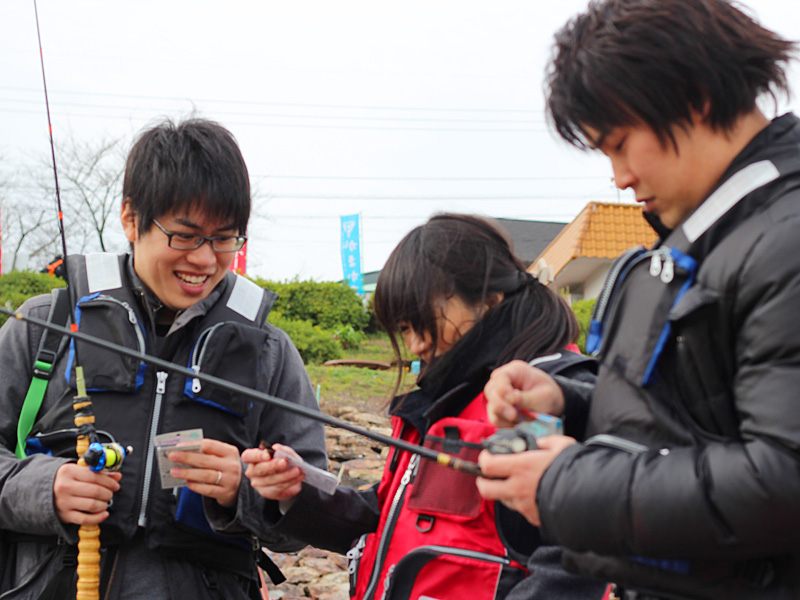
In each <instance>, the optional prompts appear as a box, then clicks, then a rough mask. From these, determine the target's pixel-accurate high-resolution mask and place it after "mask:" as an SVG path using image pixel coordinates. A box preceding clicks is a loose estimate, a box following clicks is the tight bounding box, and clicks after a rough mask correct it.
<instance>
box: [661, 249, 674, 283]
mask: <svg viewBox="0 0 800 600" xmlns="http://www.w3.org/2000/svg"><path fill="white" fill-rule="evenodd" d="M674 277H675V261H674V260H672V257H671V256H670V255H669V254H667V255H666V256H664V268H663V269H662V270H661V281H663V282H664V283H669V282H670V281H672V280H673V278H674Z"/></svg>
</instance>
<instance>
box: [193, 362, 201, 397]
mask: <svg viewBox="0 0 800 600" xmlns="http://www.w3.org/2000/svg"><path fill="white" fill-rule="evenodd" d="M192 371H194V372H195V373H199V372H200V365H192ZM202 388H203V386H202V385H201V384H200V380H199V379H198V378H197V377H195V378H194V379H192V392H194V393H195V394H199V393H200V390H201V389H202Z"/></svg>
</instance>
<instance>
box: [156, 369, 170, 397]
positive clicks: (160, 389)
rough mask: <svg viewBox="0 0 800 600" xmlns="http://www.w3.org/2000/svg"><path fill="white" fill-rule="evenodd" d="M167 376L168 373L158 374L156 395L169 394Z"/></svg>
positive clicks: (161, 372) (160, 372)
mask: <svg viewBox="0 0 800 600" xmlns="http://www.w3.org/2000/svg"><path fill="white" fill-rule="evenodd" d="M167 375H168V373H167V372H166V371H159V372H158V373H156V378H157V379H158V383H157V384H156V393H157V394H165V393H166V392H167Z"/></svg>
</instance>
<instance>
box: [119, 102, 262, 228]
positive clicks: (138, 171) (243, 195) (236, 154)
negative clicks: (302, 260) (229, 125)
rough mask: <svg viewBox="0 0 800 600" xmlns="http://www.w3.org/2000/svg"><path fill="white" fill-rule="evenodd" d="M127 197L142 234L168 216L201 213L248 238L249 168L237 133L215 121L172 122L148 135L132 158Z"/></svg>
mask: <svg viewBox="0 0 800 600" xmlns="http://www.w3.org/2000/svg"><path fill="white" fill-rule="evenodd" d="M122 197H123V200H124V201H128V202H130V205H131V208H132V209H133V213H134V214H135V215H136V217H137V219H138V225H139V229H140V231H142V232H146V231H149V230H150V227H151V226H152V222H153V219H158V218H159V217H161V216H162V215H164V214H166V213H169V212H178V213H181V212H185V211H189V210H190V209H197V210H199V211H201V212H203V213H204V214H207V215H208V216H209V217H211V218H213V219H217V220H219V221H220V222H222V223H226V224H231V225H233V227H234V229H237V230H238V233H240V234H245V233H247V222H248V220H249V218H250V178H249V176H248V173H247V166H246V165H245V163H244V158H242V153H241V151H240V150H239V146H238V145H237V143H236V140H235V138H234V137H233V134H232V133H231V132H230V131H228V130H227V129H225V128H224V127H223V126H222V125H220V124H219V123H216V122H214V121H210V120H207V119H198V118H192V119H187V120H185V121H181V122H178V123H175V122H173V121H172V120H170V119H166V120H164V121H162V122H160V123H158V124H157V125H155V126H154V127H150V128H148V129H146V130H144V131H143V132H142V133H141V134H140V135H139V137H138V138H137V139H136V141H135V143H134V144H133V147H132V148H131V151H130V153H129V154H128V160H127V162H126V164H125V178H124V180H123V183H122Z"/></svg>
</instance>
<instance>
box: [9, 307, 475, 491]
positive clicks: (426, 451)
mask: <svg viewBox="0 0 800 600" xmlns="http://www.w3.org/2000/svg"><path fill="white" fill-rule="evenodd" d="M0 314H4V315H7V316H9V317H12V318H15V319H19V320H22V321H26V322H28V323H31V324H32V325H37V326H39V327H42V328H44V329H47V330H49V331H54V332H57V333H59V334H61V335H65V336H68V337H70V338H73V339H76V340H80V341H82V342H86V343H88V344H92V345H94V346H97V347H99V348H103V349H105V350H108V351H110V352H114V353H117V354H121V355H124V356H128V357H130V358H134V359H136V360H138V361H140V362H143V363H146V364H149V365H151V366H153V367H156V368H160V369H164V370H166V371H169V372H171V373H177V374H180V375H183V376H185V377H189V378H191V379H197V380H199V381H200V382H202V383H204V384H208V385H212V386H215V387H217V388H219V389H222V390H225V391H227V392H231V393H234V394H239V395H242V396H245V397H247V398H252V399H253V400H257V401H259V402H263V403H266V404H270V405H273V406H277V407H279V408H282V409H285V410H288V411H290V412H293V413H295V414H299V415H302V416H304V417H308V418H309V419H314V420H315V421H320V422H322V423H325V424H327V425H331V426H333V427H337V428H339V429H346V430H348V431H351V432H353V433H356V434H358V435H361V436H363V437H366V438H369V439H372V440H375V441H377V442H380V443H382V444H385V445H387V446H392V447H395V448H398V449H399V450H405V451H407V452H411V453H413V454H418V455H419V456H421V457H422V458H426V459H429V460H433V461H435V462H437V463H438V464H440V465H443V466H445V467H449V468H452V469H455V470H457V471H461V472H463V473H467V474H469V475H472V476H475V477H480V476H481V471H480V468H479V467H478V465H477V464H476V463H473V462H469V461H466V460H463V459H461V458H459V457H457V456H453V455H451V454H447V453H444V452H437V451H435V450H432V449H430V448H426V447H424V446H418V445H416V444H412V443H409V442H406V441H404V440H401V439H397V438H393V437H391V436H388V435H383V434H381V433H377V432H374V431H370V430H368V429H365V428H363V427H359V426H357V425H354V424H352V423H348V422H347V421H343V420H341V419H337V418H335V417H331V416H330V415H326V414H325V413H322V412H319V411H316V410H313V409H309V408H306V407H305V406H301V405H299V404H295V403H294V402H290V401H288V400H284V399H283V398H278V397H277V396H271V395H270V394H265V393H263V392H259V391H257V390H253V389H250V388H248V387H245V386H243V385H240V384H237V383H233V382H231V381H227V380H225V379H222V378H220V377H216V376H214V375H208V374H206V373H202V372H199V371H195V370H192V369H189V368H187V367H184V366H182V365H178V364H175V363H173V362H170V361H167V360H164V359H161V358H158V357H156V356H151V355H149V354H145V353H142V352H139V351H137V350H133V349H130V348H126V347H124V346H120V345H118V344H115V343H113V342H109V341H107V340H103V339H101V338H97V337H94V336H91V335H87V334H85V333H82V332H81V331H73V330H72V329H69V328H66V327H62V326H60V325H56V324H54V323H50V322H48V321H44V320H42V319H38V318H36V317H31V316H28V315H24V314H22V313H21V312H19V311H16V312H15V311H10V310H6V309H4V308H0Z"/></svg>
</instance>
